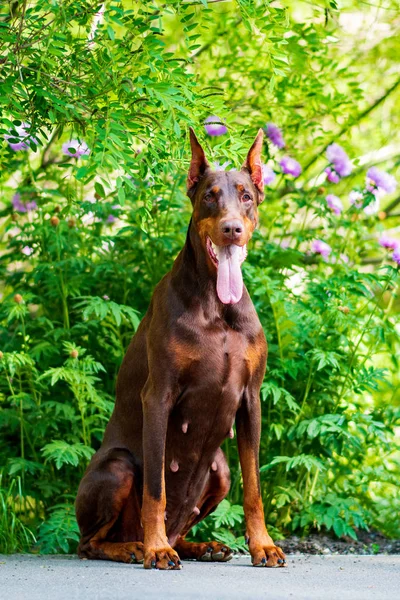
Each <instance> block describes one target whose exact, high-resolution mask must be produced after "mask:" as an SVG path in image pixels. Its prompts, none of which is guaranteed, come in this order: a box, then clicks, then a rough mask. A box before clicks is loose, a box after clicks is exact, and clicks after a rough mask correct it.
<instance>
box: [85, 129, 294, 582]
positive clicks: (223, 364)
mask: <svg viewBox="0 0 400 600" xmlns="http://www.w3.org/2000/svg"><path fill="white" fill-rule="evenodd" d="M190 144H191V150H192V157H191V163H190V168H189V173H188V177H187V195H188V196H189V198H190V200H191V202H192V205H193V213H192V217H191V221H190V224H189V228H188V233H187V238H186V243H185V245H184V247H183V249H182V250H181V252H180V253H179V255H178V257H177V258H176V260H175V262H174V264H173V267H172V269H171V271H170V272H169V273H168V274H167V275H165V276H164V278H163V279H162V280H161V281H160V283H159V284H158V285H157V286H156V288H155V290H154V294H153V297H152V300H151V303H150V306H149V309H148V311H147V313H146V315H145V317H144V318H143V320H142V322H141V324H140V326H139V328H138V330H137V332H136V334H135V335H134V337H133V339H132V341H131V343H130V346H129V348H128V350H127V353H126V355H125V358H124V360H123V362H122V365H121V368H120V371H119V374H118V380H117V389H116V403H115V408H114V412H113V414H112V416H111V419H110V421H109V423H108V425H107V428H106V431H105V435H104V440H103V443H102V445H101V448H100V449H99V450H98V452H96V454H95V455H94V456H93V458H92V460H91V462H90V464H89V466H88V469H87V471H86V473H85V475H84V477H83V479H82V481H81V483H80V486H79V489H78V495H77V500H76V516H77V521H78V524H79V528H80V542H79V547H78V554H79V556H80V557H81V558H89V559H104V560H113V561H120V562H124V563H131V562H134V563H135V562H138V563H141V562H143V563H144V567H145V568H146V569H151V568H157V569H166V570H168V569H172V570H174V569H180V568H181V560H180V559H197V560H202V561H222V562H223V561H227V560H229V559H230V558H231V557H232V551H231V549H230V548H228V547H227V545H226V544H222V543H219V542H215V541H210V542H207V543H192V542H189V541H187V540H186V539H185V536H186V535H187V533H188V532H189V531H190V529H191V528H192V527H193V526H194V525H196V524H197V523H199V522H200V521H201V520H202V519H204V518H205V517H206V516H207V515H209V514H210V513H211V512H212V511H213V510H215V508H216V507H217V506H218V504H219V503H220V502H221V501H222V500H223V499H224V498H225V497H226V495H227V494H228V491H229V486H230V474H229V468H228V465H227V462H226V459H225V456H224V453H223V451H222V450H221V447H220V446H221V444H222V442H223V441H224V439H225V438H227V437H233V425H234V423H235V425H236V433H237V442H238V449H239V457H240V464H241V469H242V475H243V493H244V513H245V520H246V536H247V539H248V546H249V551H250V554H251V558H252V563H253V565H254V566H261V567H263V566H265V567H276V566H284V565H285V555H284V553H283V552H282V550H281V549H280V548H279V547H277V546H275V544H274V542H273V541H272V539H271V537H270V536H269V534H268V532H267V529H266V526H265V521H264V511H263V505H262V501H261V494H260V479H259V463H258V460H259V459H258V455H259V442H260V430H261V405H260V397H259V392H260V386H261V383H262V381H263V378H264V374H265V367H266V358H267V344H266V339H265V335H264V332H263V329H262V327H261V324H260V321H259V319H258V316H257V313H256V311H255V308H254V306H253V303H252V302H251V299H250V297H249V294H248V292H247V290H246V288H245V286H244V284H243V279H242V273H241V264H242V262H243V261H244V260H245V258H246V247H247V244H248V242H249V240H250V238H251V236H252V233H253V231H254V229H255V227H256V226H257V224H258V206H259V204H260V203H261V202H262V200H263V198H264V191H263V174H262V163H261V151H262V144H263V132H262V130H261V129H260V130H259V132H258V134H257V137H256V138H255V141H254V143H253V145H252V146H251V148H250V150H249V152H248V155H247V158H246V161H245V163H244V165H243V167H242V169H241V170H240V171H234V170H232V171H229V172H226V171H213V170H212V169H211V168H210V165H209V163H208V162H207V159H206V156H205V153H204V150H203V148H202V147H201V145H200V143H199V142H198V140H197V138H196V135H195V133H194V131H193V130H192V129H190Z"/></svg>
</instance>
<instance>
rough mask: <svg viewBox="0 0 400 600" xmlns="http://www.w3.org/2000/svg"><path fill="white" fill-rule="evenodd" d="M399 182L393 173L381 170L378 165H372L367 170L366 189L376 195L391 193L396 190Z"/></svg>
mask: <svg viewBox="0 0 400 600" xmlns="http://www.w3.org/2000/svg"><path fill="white" fill-rule="evenodd" d="M396 186H397V182H396V180H395V178H394V177H393V175H389V173H385V171H380V170H379V169H378V168H377V167H371V168H370V169H368V171H367V183H366V189H367V191H368V192H371V194H374V196H376V197H379V198H380V197H382V196H384V195H385V194H391V193H392V192H394V191H395V189H396Z"/></svg>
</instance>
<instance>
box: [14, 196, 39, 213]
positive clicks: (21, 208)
mask: <svg viewBox="0 0 400 600" xmlns="http://www.w3.org/2000/svg"><path fill="white" fill-rule="evenodd" d="M11 203H12V206H13V209H14V210H15V211H17V212H20V213H26V212H31V211H32V210H35V209H36V208H37V204H36V202H35V201H34V200H31V202H22V200H21V194H19V193H18V192H17V193H16V194H14V196H13V197H12V200H11Z"/></svg>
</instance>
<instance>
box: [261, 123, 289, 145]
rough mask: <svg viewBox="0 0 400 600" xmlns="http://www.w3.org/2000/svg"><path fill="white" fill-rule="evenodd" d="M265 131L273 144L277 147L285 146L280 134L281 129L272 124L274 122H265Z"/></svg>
mask: <svg viewBox="0 0 400 600" xmlns="http://www.w3.org/2000/svg"><path fill="white" fill-rule="evenodd" d="M265 133H266V134H267V136H268V137H269V139H270V140H271V142H272V143H273V144H274V146H276V147H277V148H284V147H285V141H284V139H283V136H282V131H281V130H280V129H279V127H277V126H276V125H274V123H267V126H266V127H265Z"/></svg>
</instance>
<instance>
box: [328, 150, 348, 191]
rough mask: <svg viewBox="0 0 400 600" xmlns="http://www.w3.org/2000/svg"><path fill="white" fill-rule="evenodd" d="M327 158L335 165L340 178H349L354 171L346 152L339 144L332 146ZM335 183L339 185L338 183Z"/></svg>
mask: <svg viewBox="0 0 400 600" xmlns="http://www.w3.org/2000/svg"><path fill="white" fill-rule="evenodd" d="M326 157H327V159H328V160H329V162H330V163H331V165H333V168H334V170H335V171H336V173H337V175H339V177H347V175H350V173H351V172H352V170H353V166H352V164H351V161H350V159H349V157H348V156H347V154H346V152H345V151H344V150H343V148H342V147H341V146H339V144H331V145H330V146H328V147H327V149H326ZM334 183H337V182H336V181H335V182H334Z"/></svg>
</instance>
